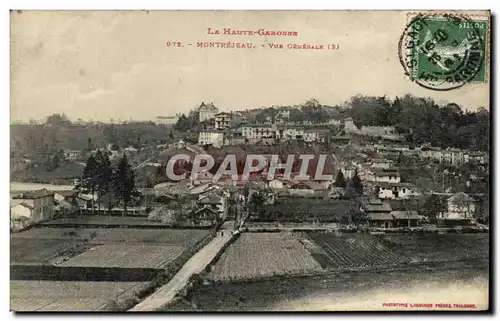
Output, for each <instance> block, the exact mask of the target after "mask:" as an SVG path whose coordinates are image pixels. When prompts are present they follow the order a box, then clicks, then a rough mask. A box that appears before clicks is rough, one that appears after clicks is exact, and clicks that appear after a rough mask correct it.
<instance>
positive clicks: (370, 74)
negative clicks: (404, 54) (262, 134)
mask: <svg viewBox="0 0 500 321" xmlns="http://www.w3.org/2000/svg"><path fill="white" fill-rule="evenodd" d="M406 22H407V15H406V12H402V11H377V12H373V11H372V12H370V11H364V12H363V11H304V12H299V11H246V12H243V11H233V12H226V11H205V12H202V11H191V12H180V11H149V12H146V11H72V12H71V11H22V12H21V13H18V12H12V13H11V108H10V109H11V121H27V120H29V119H35V120H41V119H44V118H45V117H46V116H48V115H50V114H52V113H65V114H66V115H67V116H68V117H69V118H70V119H72V120H77V119H78V118H82V119H83V120H94V121H97V120H98V121H109V120H110V119H114V120H130V119H133V120H153V119H154V118H156V117H157V116H170V115H175V114H176V113H179V112H188V111H189V110H191V109H193V108H195V107H197V106H199V105H200V103H201V102H202V101H205V102H214V104H215V105H216V106H217V107H218V108H219V109H220V110H223V111H229V110H243V109H250V108H259V107H262V106H271V105H296V104H300V103H302V102H305V101H306V100H308V99H309V98H316V99H317V100H318V101H319V102H320V103H321V104H324V105H337V104H341V103H343V102H344V101H346V100H348V99H349V98H350V97H351V96H353V95H356V94H363V95H377V96H382V95H386V96H388V97H390V98H394V97H395V96H397V95H399V96H402V95H404V94H406V93H409V94H413V95H416V96H423V97H431V98H433V99H435V100H436V101H437V102H438V103H448V102H454V103H457V104H458V105H460V106H461V107H462V108H463V109H468V110H476V109H477V108H479V107H481V106H482V107H485V108H486V109H489V84H488V83H482V84H468V85H466V86H464V87H462V88H460V89H456V90H451V91H446V92H438V91H433V90H429V89H425V88H423V87H421V86H419V85H418V84H416V83H414V82H412V81H410V80H409V79H407V78H406V76H405V75H404V70H403V67H402V66H401V64H400V62H399V58H398V41H399V38H400V36H401V34H402V32H403V30H404V28H405V25H406ZM208 28H212V29H223V28H232V29H237V30H255V29H261V28H262V29H266V30H276V31H280V30H283V31H296V32H297V33H298V35H297V36H295V37H272V36H228V35H209V34H207V29H208ZM205 41H213V42H219V41H225V42H227V41H232V42H240V43H246V42H252V43H253V44H255V45H256V48H252V49H227V48H197V47H196V43H197V42H205ZM167 42H181V43H183V44H184V47H181V48H180V47H175V48H174V47H167V45H166V43H167ZM188 43H191V44H192V46H189V45H188ZM271 43H279V44H284V45H285V47H286V45H287V44H304V43H307V44H323V45H324V46H327V45H328V44H336V45H338V46H339V49H338V50H287V49H282V50H272V49H270V48H269V47H268V44H271ZM262 45H264V47H262Z"/></svg>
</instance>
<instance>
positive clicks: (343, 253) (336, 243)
mask: <svg viewBox="0 0 500 321" xmlns="http://www.w3.org/2000/svg"><path fill="white" fill-rule="evenodd" d="M305 235H307V236H308V237H309V239H310V240H312V241H313V245H311V244H310V243H307V239H303V242H305V246H306V247H308V249H309V251H310V252H311V255H313V256H314V258H315V259H316V260H317V261H318V262H319V263H321V265H322V266H323V267H324V268H327V269H329V270H335V269H352V268H370V267H377V268H384V267H388V266H394V265H402V264H413V263H427V262H450V261H460V260H466V259H487V258H488V235H487V234H444V235H440V234H431V233H428V234H414V235H410V234H393V235H390V234H389V235H369V234H348V233H346V234H343V235H336V234H334V233H321V232H308V233H306V234H305ZM314 244H315V245H318V246H317V247H315V246H314Z"/></svg>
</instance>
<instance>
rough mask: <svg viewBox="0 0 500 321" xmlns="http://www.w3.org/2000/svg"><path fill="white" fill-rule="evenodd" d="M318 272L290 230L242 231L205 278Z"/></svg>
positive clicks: (217, 279)
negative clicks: (278, 231)
mask: <svg viewBox="0 0 500 321" xmlns="http://www.w3.org/2000/svg"><path fill="white" fill-rule="evenodd" d="M320 271H322V268H321V266H320V265H319V263H318V262H316V261H315V260H314V259H313V257H312V256H311V255H310V254H309V253H308V252H307V250H306V249H305V248H304V247H303V246H302V245H301V244H300V243H299V242H298V240H297V239H296V238H295V237H294V236H293V235H292V234H291V233H244V234H241V236H240V237H239V239H238V240H237V241H236V242H235V243H234V244H231V245H230V246H229V247H228V248H227V249H226V251H225V252H224V254H222V256H221V257H220V259H219V261H218V262H217V263H216V264H215V265H214V267H213V270H212V271H211V272H210V274H209V276H208V278H209V279H211V280H213V281H238V280H248V279H259V278H266V277H272V276H277V275H300V274H307V273H314V272H320Z"/></svg>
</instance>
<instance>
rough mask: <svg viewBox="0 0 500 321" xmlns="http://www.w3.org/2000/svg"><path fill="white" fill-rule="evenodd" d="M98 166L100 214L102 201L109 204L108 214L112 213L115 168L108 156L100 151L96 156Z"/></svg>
mask: <svg viewBox="0 0 500 321" xmlns="http://www.w3.org/2000/svg"><path fill="white" fill-rule="evenodd" d="M95 160H96V164H97V197H98V199H99V203H98V212H100V211H101V200H104V201H105V203H106V204H107V209H108V213H111V208H112V207H113V197H112V196H111V195H110V194H111V188H112V184H111V183H112V179H113V168H112V167H111V162H110V160H109V157H108V155H106V154H104V153H102V152H101V151H100V150H99V151H97V153H96V155H95Z"/></svg>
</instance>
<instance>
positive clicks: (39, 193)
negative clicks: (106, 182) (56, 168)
mask: <svg viewBox="0 0 500 321" xmlns="http://www.w3.org/2000/svg"><path fill="white" fill-rule="evenodd" d="M90 208H92V197H91V196H89V195H85V194H80V193H77V192H75V191H72V190H58V191H49V190H47V189H40V190H35V191H27V192H24V193H19V194H14V195H12V196H11V200H10V227H11V229H12V230H14V231H16V230H21V229H24V228H27V227H29V226H31V225H34V224H37V223H40V222H43V221H47V220H51V219H53V218H55V217H56V216H57V215H58V214H63V213H65V212H66V213H67V212H81V211H85V210H88V209H90Z"/></svg>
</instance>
